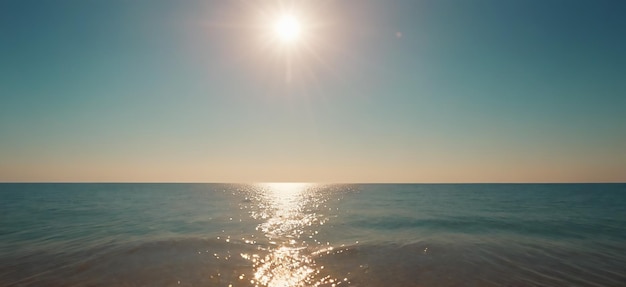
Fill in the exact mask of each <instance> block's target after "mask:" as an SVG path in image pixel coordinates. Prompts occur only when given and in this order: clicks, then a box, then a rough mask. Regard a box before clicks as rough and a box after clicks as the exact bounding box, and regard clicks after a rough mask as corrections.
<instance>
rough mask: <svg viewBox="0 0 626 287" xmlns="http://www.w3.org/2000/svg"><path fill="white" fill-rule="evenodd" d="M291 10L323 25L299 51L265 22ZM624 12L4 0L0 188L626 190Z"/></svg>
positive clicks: (597, 7) (456, 5)
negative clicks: (575, 186)
mask: <svg viewBox="0 0 626 287" xmlns="http://www.w3.org/2000/svg"><path fill="white" fill-rule="evenodd" d="M281 2H282V6H285V5H290V7H295V9H296V10H298V11H299V13H301V14H302V15H306V17H305V18H303V20H302V21H303V22H305V21H308V22H307V23H309V24H311V27H312V28H311V29H310V30H308V31H305V32H306V33H305V32H303V35H302V43H300V46H299V47H297V48H296V47H292V48H291V50H289V52H285V50H286V49H285V48H284V47H283V48H281V47H276V46H277V45H276V44H275V43H274V45H272V44H268V43H267V42H264V41H262V38H263V29H262V27H261V26H262V23H261V24H260V22H259V21H258V15H259V13H260V12H261V11H271V10H272V9H274V8H276V7H279V6H281V5H279V4H277V3H281ZM290 3H291V4H290ZM624 15H626V2H624V1H604V0H594V1H590V0H587V1H565V0H547V1H545V0H542V1H538V0H527V1H501V0H475V1H465V0H454V1H452V0H437V1H435V0H406V1H396V0H393V1H375V0H347V1H291V2H289V1H192V0H189V1H163V0H151V1H144V0H136V1H126V0H106V1H104V0H102V1H95V0H94V1H91V0H88V1H82V0H57V1H31V0H5V1H1V2H0V181H210V182H242V181H245V182H248V181H324V182H581V181H582V182H587V181H626V17H624ZM304 43H306V45H304ZM281 49H282V50H281ZM288 61H289V63H291V64H289V65H288V64H286V63H287V62H288ZM287 66H289V67H290V68H289V71H290V72H288V74H290V75H291V76H289V77H287V76H286V75H287V72H286V70H287ZM287 78H289V80H287Z"/></svg>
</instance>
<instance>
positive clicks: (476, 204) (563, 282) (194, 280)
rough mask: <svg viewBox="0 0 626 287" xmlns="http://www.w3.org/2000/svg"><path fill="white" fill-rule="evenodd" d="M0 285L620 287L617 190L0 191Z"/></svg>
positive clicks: (623, 239) (624, 252)
mask: <svg viewBox="0 0 626 287" xmlns="http://www.w3.org/2000/svg"><path fill="white" fill-rule="evenodd" d="M0 286H281V287H282V286H626V185H625V184H546V185H526V184H520V185H503V184H494V185H482V184H472V185H420V184H416V185H413V184H411V185H314V184H310V185H303V184H257V185H242V184H0Z"/></svg>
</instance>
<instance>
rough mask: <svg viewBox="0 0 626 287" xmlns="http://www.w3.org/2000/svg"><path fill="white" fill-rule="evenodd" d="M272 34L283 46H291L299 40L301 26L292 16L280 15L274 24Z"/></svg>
mask: <svg viewBox="0 0 626 287" xmlns="http://www.w3.org/2000/svg"><path fill="white" fill-rule="evenodd" d="M274 33H275V35H276V37H277V38H278V40H279V41H280V42H281V43H283V44H293V43H295V42H297V41H298V39H300V35H301V33H302V24H301V23H300V21H299V19H298V18H296V17H295V16H293V15H288V14H286V15H281V16H280V17H278V19H276V22H275V23H274Z"/></svg>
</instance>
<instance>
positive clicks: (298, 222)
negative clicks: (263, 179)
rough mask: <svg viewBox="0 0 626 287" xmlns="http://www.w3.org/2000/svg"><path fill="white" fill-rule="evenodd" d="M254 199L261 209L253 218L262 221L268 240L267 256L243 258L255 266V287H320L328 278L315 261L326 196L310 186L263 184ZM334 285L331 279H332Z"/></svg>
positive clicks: (265, 249)
mask: <svg viewBox="0 0 626 287" xmlns="http://www.w3.org/2000/svg"><path fill="white" fill-rule="evenodd" d="M256 187H257V188H256V189H255V193H254V194H251V195H250V197H252V198H253V199H254V202H255V203H256V205H258V208H256V209H255V210H254V211H252V212H251V213H250V214H251V216H252V217H253V218H255V219H258V220H262V222H261V223H260V224H259V225H258V226H257V230H259V231H261V232H262V233H263V235H264V236H265V237H266V238H267V240H268V243H269V244H268V245H267V248H262V247H260V248H259V249H260V250H261V249H262V250H264V251H267V254H265V255H259V254H241V256H242V257H243V258H244V259H247V260H249V261H251V262H252V264H253V268H254V279H253V280H251V281H250V282H251V283H253V284H254V285H255V286H268V287H290V286H294V287H299V286H320V285H322V284H324V283H328V282H329V281H328V280H329V277H328V276H322V275H321V274H320V272H321V270H323V268H324V267H323V266H318V265H317V264H316V262H315V259H314V256H313V255H314V254H316V247H317V246H319V245H320V244H321V243H320V242H317V241H316V240H315V238H314V237H315V235H316V234H317V232H318V230H317V229H318V227H319V226H320V225H323V224H324V221H325V220H326V218H325V217H324V215H323V214H322V213H321V212H320V211H321V210H322V208H325V207H326V206H325V202H326V200H327V198H326V196H324V195H323V194H322V193H320V192H318V191H319V190H318V188H319V187H317V186H316V185H314V184H308V183H263V184H258V185H257V186H256ZM330 280H331V282H332V279H330Z"/></svg>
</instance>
